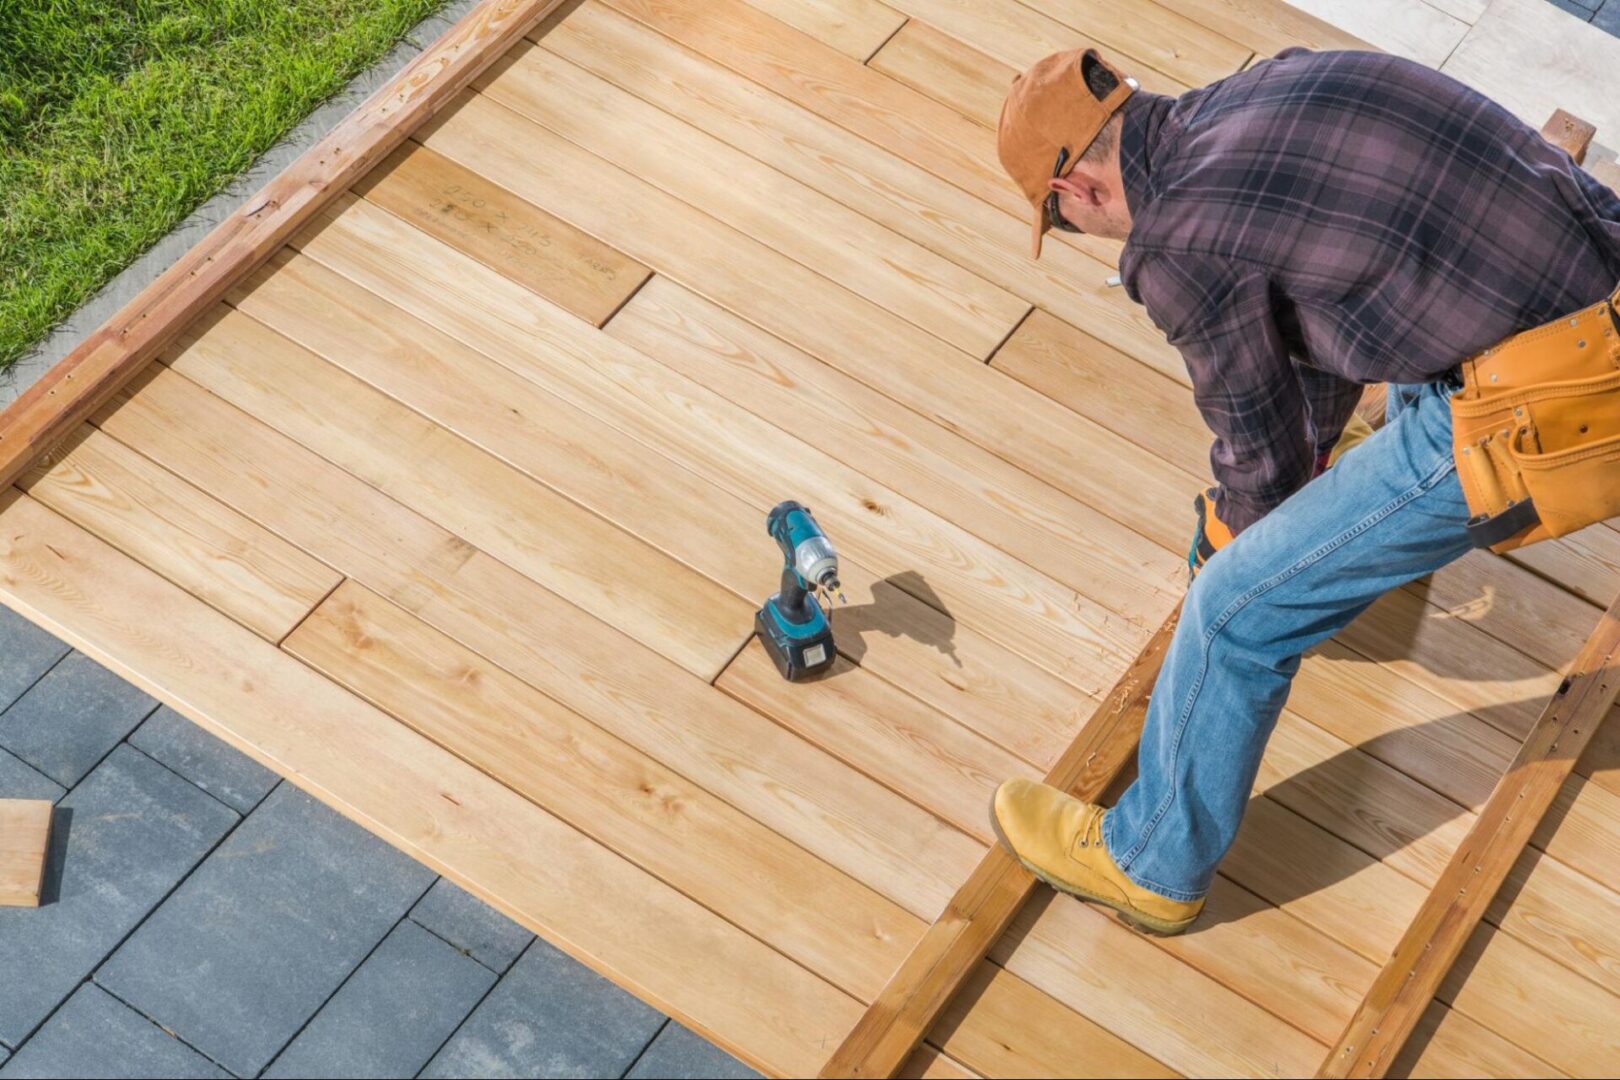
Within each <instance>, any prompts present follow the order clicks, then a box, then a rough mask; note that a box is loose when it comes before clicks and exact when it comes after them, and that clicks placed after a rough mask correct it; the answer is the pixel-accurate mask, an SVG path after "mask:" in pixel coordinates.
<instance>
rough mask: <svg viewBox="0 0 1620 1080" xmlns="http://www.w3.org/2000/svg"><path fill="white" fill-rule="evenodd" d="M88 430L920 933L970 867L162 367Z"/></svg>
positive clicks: (666, 667) (691, 688)
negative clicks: (739, 818)
mask: <svg viewBox="0 0 1620 1080" xmlns="http://www.w3.org/2000/svg"><path fill="white" fill-rule="evenodd" d="M98 422H99V424H100V426H101V428H102V430H103V431H105V432H107V433H108V434H110V435H112V436H113V437H115V438H117V439H118V440H119V441H121V442H124V443H126V444H128V445H129V446H131V447H133V448H134V449H136V450H138V451H140V452H141V453H142V454H144V455H146V456H147V457H149V458H151V459H152V460H154V461H156V462H158V463H159V464H161V465H162V466H163V467H165V468H167V469H169V470H170V471H171V472H173V473H175V474H176V475H178V476H181V477H183V478H184V479H186V480H187V481H189V482H190V483H193V484H195V485H196V486H197V487H199V488H201V489H203V490H204V491H207V492H209V493H210V494H213V495H214V496H215V497H217V498H219V499H220V500H221V501H223V502H225V503H227V504H229V505H231V506H232V507H233V508H234V509H236V510H238V511H239V512H241V513H243V514H244V515H246V516H248V517H250V518H252V519H253V520H254V521H257V522H259V523H260V524H261V525H263V526H265V527H266V528H269V529H271V530H272V531H274V532H276V533H278V534H280V535H282V536H285V537H287V538H288V539H289V540H291V541H292V542H294V543H297V544H299V545H300V546H302V547H304V548H305V549H306V550H308V551H310V552H311V553H312V554H314V555H316V556H318V557H319V558H321V559H322V561H324V562H326V563H327V564H328V565H330V566H333V567H334V568H336V569H338V570H339V571H340V572H342V573H344V574H345V575H346V576H348V577H350V578H353V579H354V580H355V581H357V582H359V583H360V584H362V585H364V586H366V587H367V588H369V589H371V590H372V591H373V592H376V593H378V594H379V595H382V596H385V597H387V598H388V599H389V600H390V601H391V602H393V603H394V604H397V605H399V606H400V607H401V608H404V609H405V610H407V611H410V612H411V613H413V614H415V615H417V616H418V617H419V618H421V619H422V620H423V621H424V622H426V623H428V624H429V625H431V626H433V627H435V628H437V629H439V630H441V631H443V632H444V633H446V634H448V635H450V636H451V637H452V638H455V639H456V640H458V641H460V642H462V643H463V644H465V645H467V646H468V647H469V648H471V649H473V650H474V651H475V652H477V653H479V654H480V655H482V656H484V657H486V658H488V659H490V660H491V661H493V662H494V663H496V664H498V665H499V666H501V667H502V668H504V669H505V670H507V671H510V672H512V673H513V674H515V675H517V676H518V677H519V678H521V679H523V680H524V681H525V682H527V683H528V684H529V685H531V686H534V687H535V688H536V689H538V690H540V691H541V692H542V693H545V694H546V695H547V696H549V697H552V698H554V699H556V700H557V701H558V702H560V703H561V704H563V705H565V706H567V707H568V708H570V709H572V710H574V711H575V712H577V713H579V714H580V715H582V716H585V717H587V718H588V719H590V720H591V721H592V722H593V723H596V724H598V725H599V726H601V727H602V728H604V729H605V730H607V731H610V732H612V733H613V734H615V735H617V736H618V737H619V738H621V739H623V740H624V741H625V742H627V743H629V744H630V745H632V746H635V747H637V748H638V749H640V750H642V751H643V752H645V753H647V754H649V755H650V756H652V757H654V758H656V759H657V760H658V761H660V762H663V763H664V764H665V765H668V766H669V767H671V768H673V769H675V770H676V771H677V772H679V773H681V774H682V775H684V776H686V777H688V778H689V779H692V780H694V781H695V782H697V783H699V784H700V785H702V786H703V787H704V788H706V789H707V790H710V791H713V792H715V793H716V794H720V795H721V796H722V797H723V798H725V799H726V800H727V801H728V802H730V803H732V805H734V806H736V807H738V808H739V809H741V810H743V811H745V812H746V813H748V814H749V815H750V816H752V817H754V818H755V819H757V820H759V821H761V822H762V823H764V824H767V825H769V826H770V827H772V828H773V829H775V830H776V831H778V832H780V833H781V834H782V835H783V836H786V837H787V838H788V839H791V840H793V841H794V842H795V843H798V844H799V845H800V846H801V847H804V848H805V849H806V850H809V851H812V852H814V853H816V854H817V855H820V856H821V857H822V858H824V859H825V860H826V861H827V862H829V863H831V864H832V865H834V866H837V867H838V868H839V869H842V870H844V871H845V872H847V873H849V874H851V876H853V877H855V878H856V879H857V880H860V881H864V882H867V883H868V884H871V885H872V886H873V887H874V888H876V889H878V891H879V892H882V893H883V894H884V895H886V896H888V897H890V898H891V899H893V900H895V901H896V902H897V903H899V904H901V905H902V906H903V907H905V908H906V909H907V910H909V911H912V912H913V913H914V914H917V915H920V916H922V917H924V918H932V917H933V915H934V914H935V913H937V912H938V911H939V910H940V908H941V907H942V906H943V905H944V903H945V901H946V900H947V899H948V898H949V897H950V895H951V892H952V890H954V889H955V887H956V885H957V884H958V883H959V882H960V881H961V880H962V879H963V878H964V877H965V876H966V875H967V874H968V873H969V872H970V871H971V870H972V868H973V866H974V864H975V863H976V862H977V861H978V859H979V857H980V856H981V855H982V854H983V845H982V844H979V843H977V842H975V841H972V840H971V839H969V838H968V837H967V836H965V835H963V834H962V833H961V832H960V831H958V830H956V829H952V828H950V827H948V826H947V825H945V824H944V823H943V822H941V821H940V820H939V819H938V818H936V817H934V816H933V815H932V814H929V813H928V812H926V811H924V810H922V809H921V808H919V807H916V806H914V805H913V804H911V803H909V802H907V801H906V800H904V799H902V798H900V797H899V796H897V795H895V794H894V793H893V792H891V791H889V790H888V789H886V788H883V787H881V786H879V785H878V784H876V783H874V782H873V781H871V780H868V779H867V778H866V777H864V776H862V775H861V774H860V773H858V772H856V771H854V770H852V769H850V768H848V767H847V766H845V765H843V764H842V763H840V762H837V761H836V760H834V759H833V758H831V757H830V756H828V755H826V754H824V753H823V752H821V751H819V750H817V749H816V748H814V747H811V746H809V745H808V744H807V743H805V742H804V741H803V740H802V739H799V738H797V737H796V736H793V735H791V734H789V733H788V732H786V731H784V730H783V729H782V728H780V727H779V726H777V725H776V724H774V723H772V722H771V721H770V720H768V719H766V718H765V717H763V716H761V715H759V714H758V713H756V712H753V711H752V710H750V709H748V708H747V707H746V706H743V705H741V704H738V703H737V702H736V701H734V700H733V699H731V698H730V697H728V696H727V695H725V694H724V693H722V692H720V691H718V690H716V689H714V688H713V687H712V686H710V685H708V684H707V683H706V682H704V681H703V680H701V679H698V678H696V677H694V676H692V675H691V674H690V673H688V672H686V671H685V670H683V669H682V668H680V667H679V666H678V665H677V664H676V663H675V662H673V661H671V660H668V659H666V658H665V657H663V656H660V655H659V654H658V653H656V652H654V651H653V650H651V649H648V648H646V647H645V646H642V645H640V644H639V643H637V642H636V641H634V640H633V639H632V638H630V637H628V636H626V635H625V634H623V633H621V632H619V631H616V630H614V629H613V628H612V627H610V626H608V625H607V624H605V623H603V622H601V621H600V620H597V619H595V618H594V617H592V616H590V615H589V614H587V613H586V612H584V611H583V610H581V609H580V608H578V607H576V606H574V605H572V604H570V603H567V602H566V601H564V600H562V599H561V598H560V597H559V596H557V594H555V593H552V592H550V591H548V590H546V589H544V588H542V587H541V586H540V585H538V584H537V583H535V582H534V581H533V580H532V579H530V578H528V577H525V576H524V575H522V574H520V573H518V572H517V571H516V570H514V569H513V568H512V567H510V566H508V565H507V564H505V563H502V562H499V561H497V560H496V559H494V558H492V557H490V556H489V555H488V554H487V553H485V552H482V551H479V550H477V549H475V548H473V547H472V546H471V545H470V544H468V543H467V542H466V541H464V540H462V539H460V538H459V537H457V536H455V535H454V534H453V533H451V532H449V531H448V530H447V529H445V528H444V527H443V526H440V525H436V524H434V523H433V522H431V521H429V520H428V519H426V518H424V517H422V516H421V515H419V514H416V513H413V512H412V511H410V510H409V509H407V508H406V507H404V506H402V505H400V504H399V503H398V502H395V501H394V500H392V499H389V498H388V497H387V496H385V495H384V494H382V493H381V492H380V491H378V490H377V489H376V488H373V487H371V486H369V485H367V484H365V483H364V482H362V481H360V480H358V479H356V478H355V477H353V476H350V475H349V474H347V473H344V472H343V471H342V470H341V469H339V468H337V467H336V466H334V465H333V464H332V463H331V462H328V461H326V460H324V459H322V458H320V457H319V456H317V455H316V454H314V453H313V452H311V451H309V450H308V449H306V448H304V447H302V446H300V445H298V444H297V443H295V442H293V441H292V440H291V439H289V438H287V437H286V436H283V435H280V434H279V433H277V432H275V431H273V430H272V429H271V428H269V427H268V426H267V425H266V424H265V423H264V422H263V421H261V420H258V419H256V418H254V417H252V416H249V415H248V414H246V413H243V412H241V411H240V410H238V409H236V408H234V407H232V406H230V405H228V404H227V403H226V402H224V401H222V400H221V399H219V398H218V397H216V396H214V395H212V394H210V393H208V392H206V391H204V390H203V389H202V388H201V387H199V386H198V385H197V384H195V383H193V382H191V381H189V380H187V379H185V378H183V377H182V376H180V375H177V374H176V373H174V372H173V371H170V370H168V369H167V368H162V367H161V366H160V367H159V368H158V369H157V370H156V371H155V372H153V373H152V375H151V377H150V378H148V379H146V381H145V382H144V384H143V385H141V386H140V388H139V392H138V393H135V394H133V395H131V396H129V397H128V398H127V399H126V400H124V401H122V402H121V403H120V404H119V406H118V407H117V408H116V410H108V411H107V412H106V413H105V414H104V415H103V416H102V417H100V418H99V421H98ZM338 522H341V523H342V526H341V527H338V525H337V523H338Z"/></svg>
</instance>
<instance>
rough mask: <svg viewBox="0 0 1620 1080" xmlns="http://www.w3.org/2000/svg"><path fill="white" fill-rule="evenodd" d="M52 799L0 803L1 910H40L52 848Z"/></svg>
mask: <svg viewBox="0 0 1620 1080" xmlns="http://www.w3.org/2000/svg"><path fill="white" fill-rule="evenodd" d="M55 810H56V807H55V806H54V805H53V804H52V803H51V801H50V800H49V799H0V907H38V906H39V891H40V886H41V885H42V884H43V883H44V881H45V857H46V855H47V854H48V853H49V851H50V846H51V815H52V814H53V812H54V811H55Z"/></svg>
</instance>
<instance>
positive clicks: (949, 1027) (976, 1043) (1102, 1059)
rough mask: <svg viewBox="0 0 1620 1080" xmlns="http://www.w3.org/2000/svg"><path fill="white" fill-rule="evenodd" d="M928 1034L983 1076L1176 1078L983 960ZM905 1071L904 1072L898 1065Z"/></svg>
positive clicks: (1094, 1025) (1139, 1052)
mask: <svg viewBox="0 0 1620 1080" xmlns="http://www.w3.org/2000/svg"><path fill="white" fill-rule="evenodd" d="M930 1038H932V1039H933V1040H935V1041H936V1042H939V1043H940V1044H941V1045H942V1046H943V1047H944V1048H945V1051H946V1052H947V1053H949V1054H952V1055H954V1056H955V1057H956V1058H958V1059H959V1060H961V1061H962V1062H964V1063H966V1064H968V1065H971V1066H972V1067H974V1068H976V1069H978V1070H979V1071H980V1072H982V1073H984V1075H986V1076H1090V1077H1119V1078H1121V1080H1124V1078H1126V1077H1166V1078H1168V1077H1173V1076H1175V1075H1176V1074H1175V1073H1174V1072H1172V1071H1171V1070H1169V1069H1167V1068H1165V1067H1164V1066H1163V1065H1161V1064H1160V1063H1159V1062H1157V1061H1155V1060H1154V1059H1153V1058H1151V1057H1149V1056H1148V1055H1147V1054H1144V1053H1142V1051H1140V1050H1138V1049H1137V1048H1136V1047H1134V1046H1132V1045H1131V1044H1130V1043H1128V1042H1126V1041H1125V1040H1124V1039H1121V1038H1120V1037H1119V1036H1117V1035H1115V1034H1114V1033H1113V1032H1111V1031H1109V1030H1108V1029H1107V1028H1105V1027H1103V1026H1102V1025H1100V1024H1097V1023H1095V1022H1094V1021H1091V1020H1088V1019H1086V1017H1084V1016H1082V1015H1081V1014H1079V1013H1077V1012H1075V1011H1074V1010H1073V1009H1070V1008H1068V1007H1066V1006H1064V1005H1062V1004H1061V1003H1059V1002H1058V1001H1057V1000H1055V999H1054V998H1052V997H1051V996H1050V995H1048V994H1044V993H1042V992H1041V991H1039V990H1037V989H1035V988H1034V987H1033V986H1031V985H1030V984H1029V983H1027V982H1025V981H1024V980H1022V979H1020V978H1019V977H1018V976H1016V975H1014V974H1012V973H1011V972H1009V971H1007V970H1006V969H1005V968H1002V967H1000V966H998V965H996V964H992V963H990V962H989V961H988V960H985V961H981V962H980V964H979V966H978V967H977V968H976V969H975V970H974V971H973V973H972V974H971V975H969V976H968V979H967V981H966V982H965V983H963V985H962V989H961V992H959V993H958V994H957V995H956V996H955V997H953V998H952V999H951V1002H950V1004H949V1005H948V1006H947V1007H946V1008H945V1011H944V1012H943V1013H942V1014H941V1015H940V1018H939V1022H938V1023H937V1024H935V1025H934V1028H933V1031H932V1032H931V1033H930ZM901 1072H902V1075H904V1072H905V1070H901Z"/></svg>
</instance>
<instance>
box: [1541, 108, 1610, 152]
mask: <svg viewBox="0 0 1620 1080" xmlns="http://www.w3.org/2000/svg"><path fill="white" fill-rule="evenodd" d="M1596 134H1597V128H1596V127H1594V126H1593V125H1592V124H1590V123H1588V122H1587V121H1585V120H1582V119H1581V118H1580V117H1578V116H1575V115H1573V114H1572V113H1568V112H1565V111H1564V110H1563V109H1554V110H1553V114H1552V116H1551V117H1549V118H1548V120H1547V122H1546V123H1545V124H1543V125H1541V137H1542V138H1543V139H1546V140H1547V141H1548V142H1550V143H1552V144H1553V145H1554V146H1556V147H1558V148H1559V149H1560V150H1563V151H1564V152H1565V153H1567V154H1568V155H1569V156H1570V157H1572V158H1574V159H1575V164H1577V165H1579V164H1581V163H1582V162H1584V161H1585V160H1586V151H1587V150H1588V149H1589V148H1590V147H1591V145H1592V137H1593V136H1594V135H1596Z"/></svg>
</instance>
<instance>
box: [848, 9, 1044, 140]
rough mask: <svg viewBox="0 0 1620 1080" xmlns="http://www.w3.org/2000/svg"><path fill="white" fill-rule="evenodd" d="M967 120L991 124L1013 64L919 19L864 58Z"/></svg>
mask: <svg viewBox="0 0 1620 1080" xmlns="http://www.w3.org/2000/svg"><path fill="white" fill-rule="evenodd" d="M867 66H868V67H871V68H872V69H873V70H875V71H881V72H883V74H885V75H887V76H889V78H891V79H898V80H899V81H900V82H903V83H905V84H906V85H907V86H909V87H911V88H912V89H913V90H916V91H918V92H920V93H923V94H927V95H928V96H929V97H931V98H933V99H934V100H935V101H938V102H940V103H941V104H943V105H949V106H950V107H951V108H953V109H955V110H956V111H957V112H959V113H961V114H962V115H963V116H965V117H967V118H968V119H969V120H972V121H974V122H975V123H977V124H980V125H982V126H984V127H987V128H991V129H994V128H995V126H996V120H997V119H998V118H999V117H1000V116H1001V103H1002V102H1003V101H1004V100H1005V99H1006V97H1007V88H1008V87H1010V86H1012V81H1013V79H1014V78H1015V77H1017V75H1018V69H1017V68H1016V67H1014V66H1012V65H1011V64H1007V63H1003V62H1002V61H1000V60H997V59H994V58H993V57H989V56H986V55H985V54H984V53H982V52H980V51H979V50H978V49H975V48H974V47H973V46H971V45H967V44H965V43H963V42H962V41H960V40H958V39H957V38H954V37H952V36H951V35H949V34H947V33H945V32H944V31H943V30H937V29H935V28H934V27H932V26H930V25H928V24H927V23H925V22H922V21H921V20H919V19H912V20H910V21H909V22H907V23H906V24H905V25H904V26H902V27H901V28H900V30H899V32H898V33H896V34H895V35H894V36H893V37H892V38H890V39H889V40H888V41H887V42H886V43H885V44H884V46H883V48H881V49H879V50H878V51H877V52H876V53H874V54H873V55H872V59H870V60H868V61H867Z"/></svg>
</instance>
